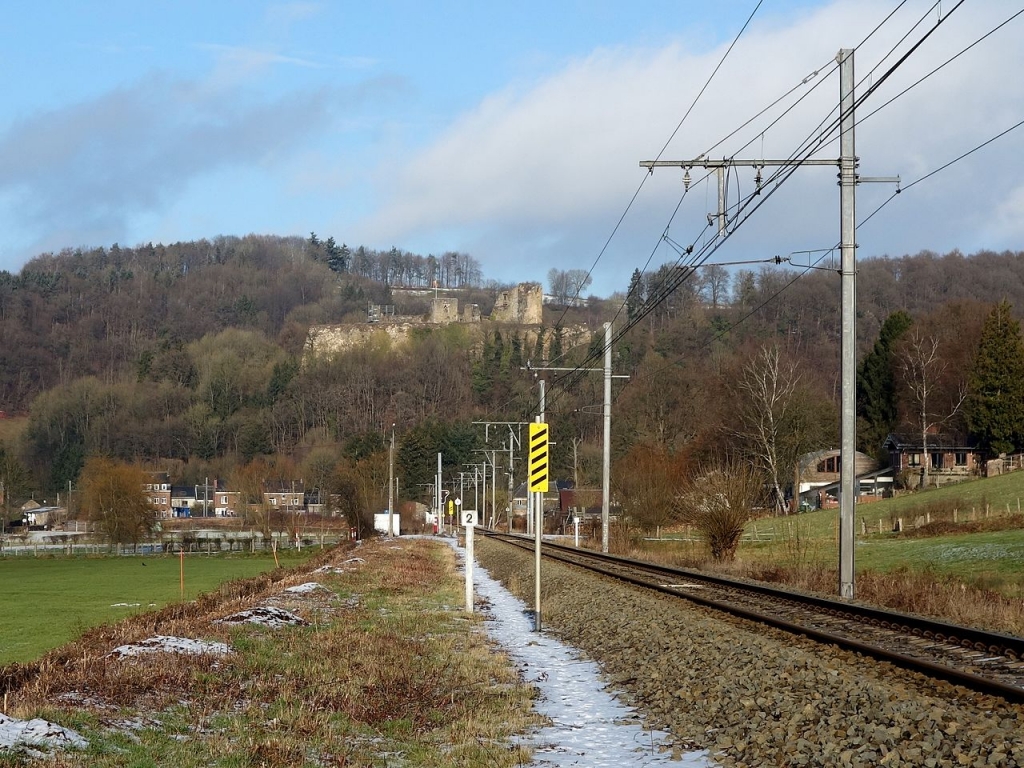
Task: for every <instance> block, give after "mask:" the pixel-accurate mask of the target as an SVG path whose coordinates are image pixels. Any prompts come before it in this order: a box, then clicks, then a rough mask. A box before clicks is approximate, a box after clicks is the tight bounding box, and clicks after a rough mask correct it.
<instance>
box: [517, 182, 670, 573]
mask: <svg viewBox="0 0 1024 768" xmlns="http://www.w3.org/2000/svg"><path fill="white" fill-rule="evenodd" d="M674 165H678V163H674ZM526 370H528V371H576V370H578V369H577V368H549V367H545V366H540V367H537V366H533V365H531V364H530V363H527V364H526ZM587 370H590V371H601V372H603V374H604V407H603V414H604V448H603V450H602V454H603V455H602V461H601V551H602V552H604V553H607V552H608V518H609V511H610V504H609V499H608V497H609V494H610V490H611V466H612V459H611V457H612V437H611V435H612V379H628V378H629V376H627V375H626V374H616V375H612V324H611V323H605V324H604V368H590V369H587ZM543 391H544V390H543V389H542V390H541V393H542V394H541V397H542V398H543ZM543 415H544V404H543V400H542V401H541V417H542V418H543Z"/></svg>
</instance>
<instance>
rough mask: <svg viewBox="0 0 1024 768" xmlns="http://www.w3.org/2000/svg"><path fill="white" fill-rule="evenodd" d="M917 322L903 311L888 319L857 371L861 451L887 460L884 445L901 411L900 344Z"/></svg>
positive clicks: (859, 445)
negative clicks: (896, 365)
mask: <svg viewBox="0 0 1024 768" xmlns="http://www.w3.org/2000/svg"><path fill="white" fill-rule="evenodd" d="M913 322H914V321H913V320H912V319H911V317H910V315H908V314H907V313H906V312H904V311H903V310H900V311H898V312H893V313H892V314H891V315H889V317H887V318H886V319H885V322H884V323H883V324H882V328H881V330H879V332H878V341H876V342H875V346H874V348H873V349H872V350H871V351H870V352H869V353H868V354H867V355H865V356H864V359H863V360H861V363H860V367H859V368H858V369H857V421H858V424H857V449H858V450H860V451H863V452H864V453H867V454H869V455H871V456H876V457H877V458H880V459H884V458H886V457H885V456H883V455H882V453H883V451H882V444H883V443H884V442H885V438H886V437H888V435H889V433H891V432H892V431H893V430H894V429H895V428H896V425H897V421H898V419H899V411H898V407H897V400H896V375H895V372H894V362H895V350H896V344H897V342H898V341H899V340H900V339H901V338H902V337H903V335H904V334H905V333H906V332H907V330H908V329H909V328H910V326H911V325H912V324H913Z"/></svg>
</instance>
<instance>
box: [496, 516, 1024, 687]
mask: <svg viewBox="0 0 1024 768" xmlns="http://www.w3.org/2000/svg"><path fill="white" fill-rule="evenodd" d="M480 532H481V533H483V534H484V535H486V536H488V537H489V538H493V539H497V540H500V541H505V542H507V543H509V544H513V545H515V546H519V547H522V548H524V549H529V550H532V548H533V546H534V542H533V540H532V539H528V538H526V537H524V536H518V535H515V534H503V533H497V532H490V531H484V530H482V529H481V530H480ZM542 554H543V556H544V557H546V558H549V559H552V560H557V561H560V562H563V563H566V564H569V565H572V566H576V567H579V568H584V569H586V570H588V571H592V572H594V573H599V574H603V575H605V576H609V577H612V578H615V579H619V580H621V581H624V582H628V583H630V584H634V585H636V586H639V587H643V588H646V589H651V590H655V591H658V592H662V593H664V594H668V595H672V596H675V597H679V598H681V599H686V600H689V601H691V602H694V603H697V604H700V605H704V606H707V607H709V608H713V609H715V610H719V611H724V612H726V613H729V614H731V615H734V616H738V617H741V618H745V619H749V620H752V621H757V622H760V623H762V624H767V625H770V626H773V627H777V628H779V629H783V630H786V631H789V632H793V633H794V634H798V635H803V636H806V637H808V638H810V639H812V640H815V641H818V642H822V643H827V644H832V645H836V646H839V647H842V648H845V649H847V650H852V651H856V652H858V653H862V654H864V655H867V656H871V657H873V658H877V659H880V660H884V661H888V662H890V663H893V664H896V665H898V666H900V667H903V668H906V669H911V670H915V671H917V672H921V673H923V674H925V675H928V676H930V677H932V678H937V679H940V680H945V681H947V682H950V683H954V684H957V685H962V686H964V687H966V688H970V689H972V690H975V691H979V692H981V693H986V694H991V695H995V696H999V697H1001V698H1004V699H1006V700H1007V701H1013V702H1018V703H1020V702H1024V638H1021V637H1015V636H1012V635H1005V634H1000V633H997V632H986V631H984V630H979V629H975V628H972V627H961V626H957V625H955V624H949V623H947V622H942V621H938V620H935V619H929V618H925V617H921V616H913V615H909V614H904V613H897V612H893V611H886V610H882V609H879V608H873V607H871V606H866V605H861V604H858V603H847V602H841V601H838V600H830V599H828V598H823V597H816V596H813V595H806V594H802V593H799V592H793V591H791V590H786V589H780V588H777V587H771V586H768V585H765V584H751V583H747V582H742V581H737V580H734V579H728V578H724V577H720V576H713V575H709V574H704V573H700V572H698V571H692V570H687V569H681V568H671V567H668V566H661V565H656V564H652V563H647V562H643V561H640V560H631V559H628V558H623V557H617V556H615V555H606V554H602V553H600V552H594V551H591V550H584V549H575V548H573V547H567V546H563V545H559V544H553V543H550V542H544V544H543V549H542Z"/></svg>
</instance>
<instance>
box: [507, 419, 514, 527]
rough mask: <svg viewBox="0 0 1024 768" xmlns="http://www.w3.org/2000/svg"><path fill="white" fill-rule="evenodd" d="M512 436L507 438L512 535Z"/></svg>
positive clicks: (509, 508) (509, 521) (509, 516)
mask: <svg viewBox="0 0 1024 768" xmlns="http://www.w3.org/2000/svg"><path fill="white" fill-rule="evenodd" d="M512 466H513V464H512V434H511V432H510V433H509V436H508V532H509V533H512V495H513V494H514V493H515V492H516V490H515V485H513V483H515V478H514V475H513V473H512Z"/></svg>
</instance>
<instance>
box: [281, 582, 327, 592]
mask: <svg viewBox="0 0 1024 768" xmlns="http://www.w3.org/2000/svg"><path fill="white" fill-rule="evenodd" d="M317 589H327V587H325V586H324V585H323V584H319V583H317V582H315V581H307V582H306V583H305V584H298V585H296V586H294V587H288V589H286V590H285V592H291V593H293V594H297V595H305V594H308V593H310V592H313V591H314V590H317Z"/></svg>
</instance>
